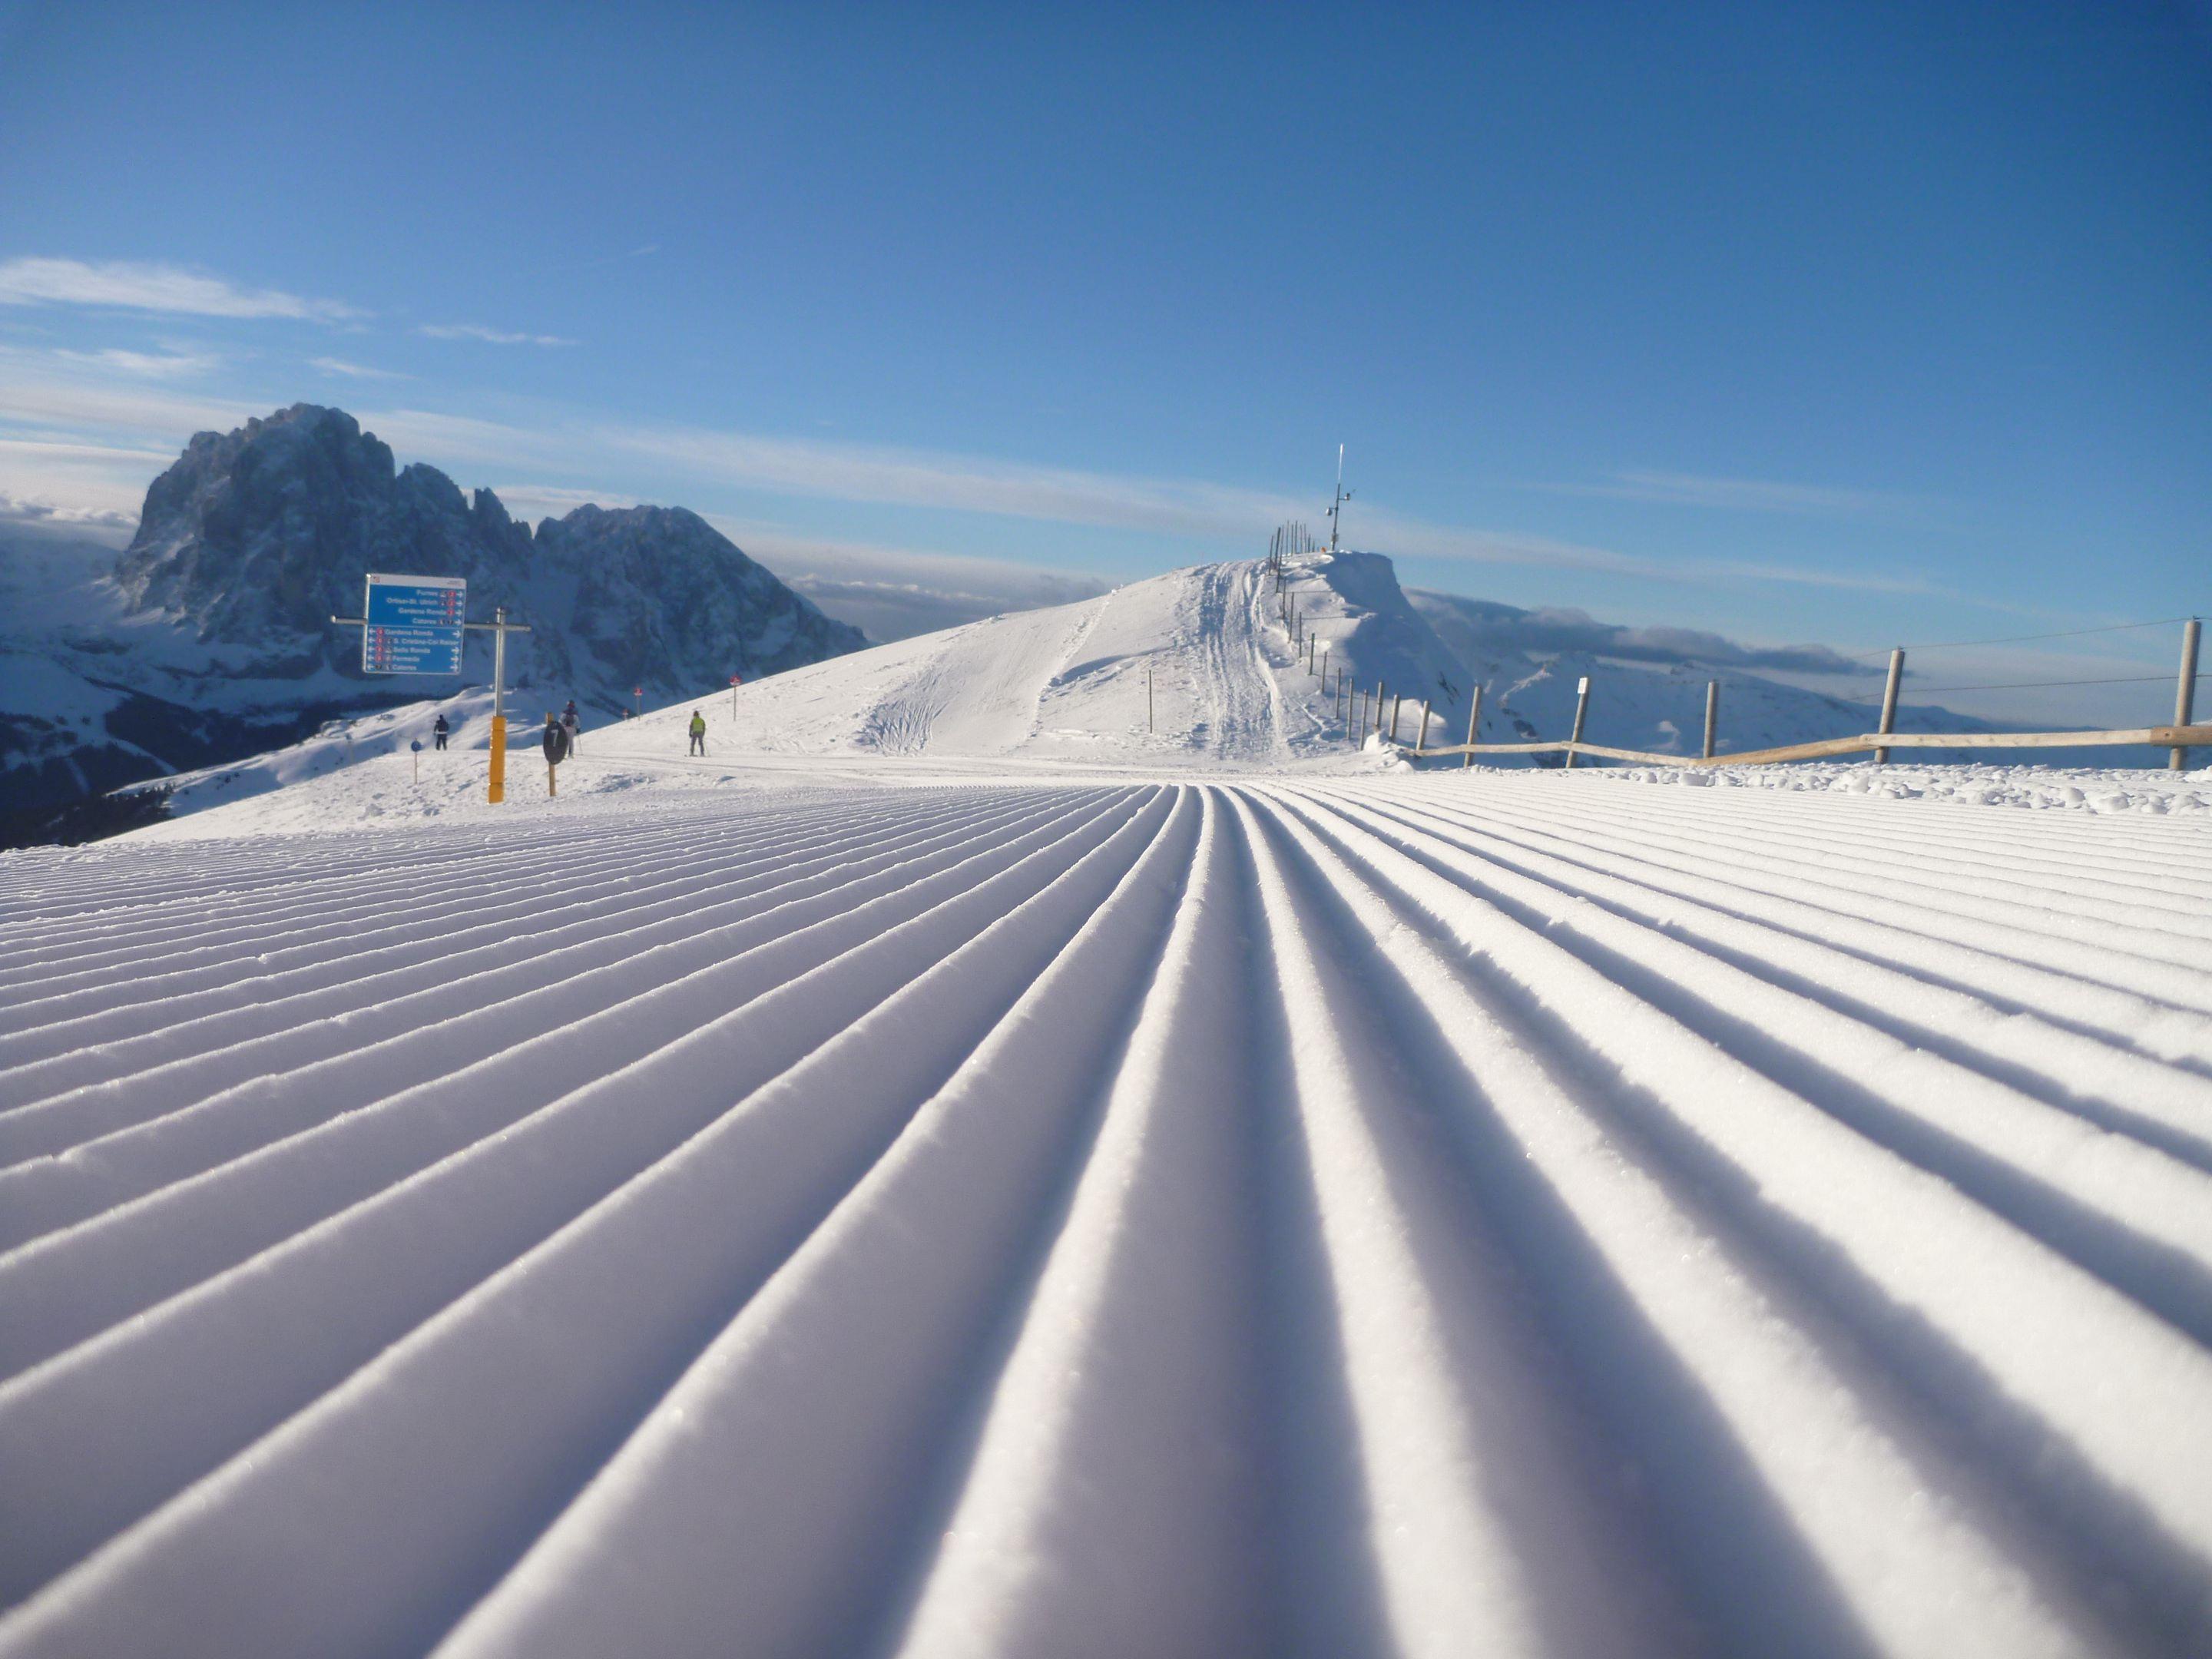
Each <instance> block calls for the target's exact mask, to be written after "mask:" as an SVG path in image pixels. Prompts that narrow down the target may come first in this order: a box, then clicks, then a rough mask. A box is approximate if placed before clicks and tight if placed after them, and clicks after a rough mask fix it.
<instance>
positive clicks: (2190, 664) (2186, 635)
mask: <svg viewBox="0 0 2212 1659" xmlns="http://www.w3.org/2000/svg"><path fill="white" fill-rule="evenodd" d="M2196 707H2197V618H2196V617H2191V618H2190V619H2189V620H2188V621H2187V622H2185V623H2183V624H2182V627H2181V684H2179V685H2177V686H2176V687H2175V688H2174V690H2173V723H2174V724H2175V725H2176V726H2186V725H2188V724H2189V719H2190V715H2191V712H2192V711H2193V710H2194V709H2195V708H2196ZM2166 764H2167V765H2168V766H2169V767H2171V768H2172V769H2173V770H2175V771H2177V772H2179V771H2184V770H2185V769H2187V768H2188V765H2189V751H2188V750H2186V749H2184V748H2183V747H2182V746H2181V745H2180V744H2175V745H2174V746H2173V751H2172V754H2171V755H2170V756H2169V757H2167V760H2166Z"/></svg>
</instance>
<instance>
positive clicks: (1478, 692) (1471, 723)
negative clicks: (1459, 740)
mask: <svg viewBox="0 0 2212 1659" xmlns="http://www.w3.org/2000/svg"><path fill="white" fill-rule="evenodd" d="M1467 741H1468V752H1467V753H1466V754H1464V755H1462V756H1461V757H1459V769H1460V770H1461V771H1462V772H1464V771H1466V770H1467V769H1468V767H1470V766H1472V765H1474V745H1475V744H1478V743H1480V742H1481V741H1482V688H1481V687H1480V686H1479V685H1478V686H1476V687H1475V688H1474V702H1470V703H1469V704H1468V706H1467Z"/></svg>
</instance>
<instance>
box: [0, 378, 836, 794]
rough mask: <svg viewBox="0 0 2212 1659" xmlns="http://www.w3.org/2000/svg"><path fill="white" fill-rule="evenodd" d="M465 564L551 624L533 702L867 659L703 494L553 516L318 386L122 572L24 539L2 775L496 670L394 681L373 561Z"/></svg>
mask: <svg viewBox="0 0 2212 1659" xmlns="http://www.w3.org/2000/svg"><path fill="white" fill-rule="evenodd" d="M373 570H374V571H389V572H395V573H403V574H418V575H442V576H461V577H465V578H466V579H467V580H468V583H469V611H470V614H471V617H472V619H475V620H479V621H481V620H489V617H490V616H491V614H492V611H493V608H494V607H495V606H498V605H504V606H505V607H506V608H507V614H508V617H509V618H510V619H511V620H514V621H518V622H522V623H527V624H529V626H530V627H531V629H532V630H533V631H532V633H531V634H530V635H528V636H527V637H526V638H520V637H519V638H517V639H516V640H515V641H514V642H513V644H512V645H511V646H510V647H509V651H508V655H507V677H508V682H509V684H510V686H511V687H514V688H518V689H520V690H524V691H526V693H527V696H526V699H525V700H524V703H523V705H522V706H523V707H524V708H525V709H526V710H528V709H529V708H530V705H534V704H536V703H538V702H554V703H556V705H557V702H558V701H560V700H563V699H566V698H568V697H571V696H573V697H574V698H576V699H577V701H578V702H580V703H582V704H584V705H585V706H586V707H587V708H598V709H599V710H601V711H602V712H605V713H611V712H612V711H614V710H615V709H616V708H619V707H621V706H623V705H625V704H627V703H628V702H630V700H631V696H632V693H633V689H634V688H639V687H641V688H643V695H644V698H645V701H646V702H647V705H648V706H650V705H652V704H654V703H658V702H667V701H669V700H671V699H672V698H675V697H679V696H694V695H696V694H697V693H699V692H700V691H702V690H705V689H708V688H710V687H713V686H716V685H720V684H722V683H723V682H724V681H725V680H726V678H728V677H729V676H730V675H732V674H742V675H744V677H745V678H748V679H751V678H757V677H758V676H760V675H763V674H773V673H776V672H779V671H782V670H784V669H787V668H795V667H799V666H800V665H805V664H807V663H813V662H819V661H821V660H823V659H825V658H829V657H834V656H838V655H841V654H842V653H846V652H849V651H855V650H858V649H860V648H861V647H863V646H865V645H866V643H867V641H866V636H865V635H862V634H861V632H860V629H857V628H854V627H852V626H851V625H850V624H848V623H842V622H837V621H834V620H832V619H831V618H830V617H827V616H825V615H823V612H822V611H819V610H818V609H817V608H816V607H815V606H814V605H813V604H811V602H810V601H809V600H807V599H804V598H802V597H801V596H800V595H799V594H797V593H795V592H793V591H792V590H791V589H790V588H788V587H787V586H785V585H784V584H783V583H782V582H781V581H780V580H777V579H776V577H775V575H773V574H770V573H769V571H768V570H766V569H765V568H763V567H762V566H760V565H759V564H757V563H756V562H753V561H752V560H751V559H750V558H748V557H747V556H745V555H744V553H743V552H741V551H740V550H738V548H737V547H736V546H735V545H734V544H732V542H731V541H730V540H729V539H728V538H726V537H725V536H723V535H722V534H721V533H720V532H718V531H716V530H714V528H713V527H712V526H709V525H708V524H707V523H706V521H705V520H702V519H701V518H700V517H699V516H698V515H697V514H696V513H690V512H686V511H685V510H684V509H683V508H681V507H626V508H622V509H619V510H611V509H608V508H605V507H578V508H577V509H576V510H575V511H574V512H572V513H568V515H567V516H566V517H564V518H560V519H548V520H544V521H543V522H542V523H540V524H539V525H538V527H537V529H536V530H535V531H534V532H533V531H532V529H531V528H530V526H527V525H524V524H518V523H516V522H515V521H514V520H513V519H512V518H511V517H509V516H508V513H507V508H506V507H504V506H503V505H502V504H501V501H500V500H499V498H498V496H496V495H494V494H493V493H492V492H491V491H490V490H489V489H478V490H476V491H475V492H473V494H471V495H464V494H463V493H462V491H461V490H460V489H459V487H458V486H457V485H455V484H454V483H453V480H452V479H451V478H449V477H447V476H446V475H445V474H444V473H442V472H441V471H438V470H437V469H436V468H435V467H431V466H426V465H421V464H420V463H417V464H415V465H410V466H406V467H404V468H403V467H398V466H397V465H396V464H395V462H394V459H393V457H392V451H391V449H390V447H388V446H386V444H384V443H383V442H381V441H379V440H378V439H377V438H376V437H375V436H374V435H372V434H369V433H366V432H363V431H362V429H361V425H360V422H357V421H356V420H355V419H354V417H353V416H350V415H349V414H347V413H345V412H344V411H343V410H337V409H325V408H320V407H318V406H316V405H314V404H295V405H294V406H293V407H291V408H289V409H286V410H279V411H278V412H276V414H274V415H271V416H269V417H268V418H266V419H264V420H252V421H248V422H246V425H245V426H243V427H241V428H239V429H238V430H236V431H234V432H229V433H214V432H203V433H201V434H199V435H197V436H196V437H195V438H193V439H192V441H191V443H190V444H189V445H188V446H186V447H185V452H184V453H183V454H182V456H180V457H179V459H178V460H177V461H176V463H175V464H174V465H172V466H171V467H170V468H169V469H168V470H167V471H166V472H164V473H162V474H161V477H158V478H156V479H155V481H154V483H153V485H152V486H151V487H150V488H149V489H148V490H147V492H146V504H145V509H144V512H143V514H142V516H141V518H140V521H139V525H138V531H137V535H136V536H135V537H134V538H132V540H131V544H130V546H129V547H128V548H127V549H126V550H125V551H124V552H123V554H122V555H121V556H120V557H119V558H117V559H114V560H113V562H112V567H111V566H109V565H108V564H107V562H106V560H105V559H96V558H93V557H90V556H88V554H87V553H86V551H85V550H82V548H70V547H67V546H63V545H57V544H52V543H46V544H39V543H30V542H19V543H15V544H9V545H5V546H0V784H4V786H5V794H6V797H7V801H8V806H9V810H10V811H13V812H15V813H19V814H20V813H21V812H24V811H37V810H40V809H50V808H53V807H56V806H59V805H64V804H65V803H67V802H70V801H71V800H73V799H80V798H82V797H84V796H86V795H88V794H91V793H99V792H101V791H105V790H108V789H112V788H114V787H116V786H118V785H119V784H124V783H129V782H132V781H137V780H138V779H141V778H148V777H154V776H158V775H163V774H166V773H171V772H175V771H178V770H179V769H184V768H187V767H192V766H202V765H208V764H213V763H222V762H226V761H229V760H233V759H236V758H239V757H244V756H246V755H250V754H253V753H256V752H258V751H260V750H267V749H270V748H273V747H276V746H277V745H280V744H286V743H289V742H291V741H293V740H295V739H296V738H300V737H302V736H304V735H305V734H306V733H307V732H312V731H313V730H314V729H315V728H316V727H317V726H319V725H320V724H321V723H322V722H323V721H325V720H328V719H331V718H332V717H333V716H335V715H338V714H352V713H357V712H362V711H366V710H370V709H374V708H385V707H389V706H392V705H393V704H397V703H402V702H415V701H417V700H420V699H422V698H423V697H426V696H444V695H446V694H447V693H449V692H451V691H453V690H458V689H459V684H463V683H476V684H488V683H489V679H490V646H489V641H488V638H487V636H484V635H471V636H470V641H471V642H470V647H469V652H468V656H467V659H466V662H465V674H464V676H463V679H462V682H459V683H457V682H455V681H453V680H452V679H451V678H429V677H424V676H386V675H379V676H369V675H365V674H364V673H363V672H362V669H361V641H360V635H359V633H358V632H357V631H356V630H353V629H342V628H334V627H332V626H331V623H330V620H329V619H330V617H331V616H333V615H341V616H357V615H359V614H360V612H361V605H362V587H363V578H364V577H365V575H366V574H368V572H370V571H373Z"/></svg>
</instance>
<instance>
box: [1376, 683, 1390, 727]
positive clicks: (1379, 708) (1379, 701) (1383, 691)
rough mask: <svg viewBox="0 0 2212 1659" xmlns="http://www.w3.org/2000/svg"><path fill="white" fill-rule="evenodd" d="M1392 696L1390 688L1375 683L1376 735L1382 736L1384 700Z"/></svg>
mask: <svg viewBox="0 0 2212 1659" xmlns="http://www.w3.org/2000/svg"><path fill="white" fill-rule="evenodd" d="M1389 695H1390V688H1389V686H1387V685H1385V684H1383V682H1382V681H1380V680H1377V681H1376V682H1375V735H1376V737H1378V738H1379V737H1381V736H1382V735H1383V698H1385V697H1387V696H1389Z"/></svg>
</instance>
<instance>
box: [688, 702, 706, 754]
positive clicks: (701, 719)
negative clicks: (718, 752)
mask: <svg viewBox="0 0 2212 1659" xmlns="http://www.w3.org/2000/svg"><path fill="white" fill-rule="evenodd" d="M691 752H692V753H693V754H695V755H698V756H701V757H704V756H705V755H706V752H707V717H706V716H705V715H704V714H701V713H700V712H699V711H698V710H697V709H696V708H695V709H693V710H692V711H691Z"/></svg>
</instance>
